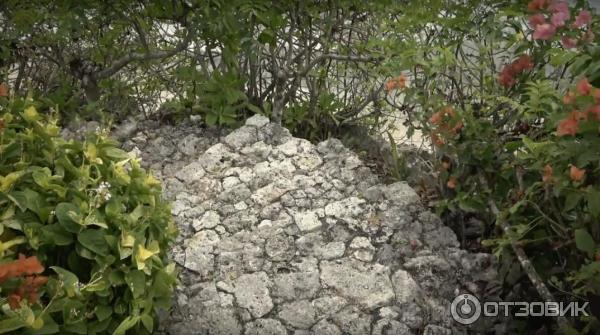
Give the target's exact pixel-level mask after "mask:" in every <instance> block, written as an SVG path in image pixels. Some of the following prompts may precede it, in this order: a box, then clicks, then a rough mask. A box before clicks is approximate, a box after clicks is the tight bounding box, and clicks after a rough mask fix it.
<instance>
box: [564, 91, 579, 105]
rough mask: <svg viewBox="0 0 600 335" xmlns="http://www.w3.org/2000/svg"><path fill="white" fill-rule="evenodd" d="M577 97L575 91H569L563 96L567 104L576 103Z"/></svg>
mask: <svg viewBox="0 0 600 335" xmlns="http://www.w3.org/2000/svg"><path fill="white" fill-rule="evenodd" d="M575 97H576V95H575V92H573V91H569V92H567V94H566V95H565V96H564V97H563V103H564V104H565V105H570V104H572V103H574V102H575Z"/></svg>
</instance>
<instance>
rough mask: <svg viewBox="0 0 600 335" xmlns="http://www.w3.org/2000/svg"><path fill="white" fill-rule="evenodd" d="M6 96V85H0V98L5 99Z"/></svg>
mask: <svg viewBox="0 0 600 335" xmlns="http://www.w3.org/2000/svg"><path fill="white" fill-rule="evenodd" d="M7 96H8V85H6V83H1V84H0V97H7Z"/></svg>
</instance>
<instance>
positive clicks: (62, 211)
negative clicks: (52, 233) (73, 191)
mask: <svg viewBox="0 0 600 335" xmlns="http://www.w3.org/2000/svg"><path fill="white" fill-rule="evenodd" d="M54 211H55V213H56V218H57V219H58V222H59V223H60V224H61V225H62V226H63V227H64V228H65V229H66V230H67V231H68V232H71V233H79V231H80V230H81V228H82V225H81V224H80V223H81V220H82V218H81V214H80V212H79V208H78V207H77V206H75V205H73V204H71V203H68V202H61V203H60V204H58V205H57V206H56V209H55V210H54Z"/></svg>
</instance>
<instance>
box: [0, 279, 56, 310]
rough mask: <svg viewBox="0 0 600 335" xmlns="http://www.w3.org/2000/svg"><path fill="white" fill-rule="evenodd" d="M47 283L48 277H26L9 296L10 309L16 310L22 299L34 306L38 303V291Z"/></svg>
mask: <svg viewBox="0 0 600 335" xmlns="http://www.w3.org/2000/svg"><path fill="white" fill-rule="evenodd" d="M47 282H48V277H45V276H28V277H25V280H23V282H22V283H21V285H20V286H19V287H17V289H16V290H15V291H14V292H13V293H12V294H11V295H10V298H9V299H12V301H9V304H10V307H11V308H12V309H16V308H18V307H19V303H20V302H21V300H23V299H27V302H28V303H29V304H35V303H37V301H38V298H39V294H38V289H39V288H40V287H42V286H44V285H46V283H47Z"/></svg>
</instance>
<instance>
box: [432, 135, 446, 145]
mask: <svg viewBox="0 0 600 335" xmlns="http://www.w3.org/2000/svg"><path fill="white" fill-rule="evenodd" d="M431 141H432V142H433V144H434V145H435V146H437V147H440V146H442V145H444V140H443V139H441V138H440V137H439V136H438V134H436V133H431Z"/></svg>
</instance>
